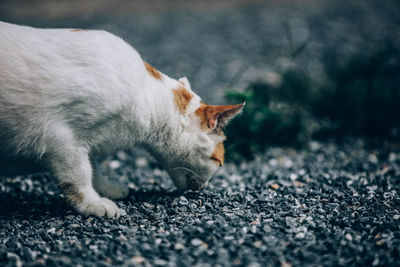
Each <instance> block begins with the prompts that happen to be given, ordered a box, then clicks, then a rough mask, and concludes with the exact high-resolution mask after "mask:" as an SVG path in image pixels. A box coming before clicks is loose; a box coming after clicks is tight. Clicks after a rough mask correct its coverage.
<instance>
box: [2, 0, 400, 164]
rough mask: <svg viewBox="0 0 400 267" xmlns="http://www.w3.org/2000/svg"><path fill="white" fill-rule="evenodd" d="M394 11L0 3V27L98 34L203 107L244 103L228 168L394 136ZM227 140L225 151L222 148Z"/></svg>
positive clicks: (231, 134)
mask: <svg viewBox="0 0 400 267" xmlns="http://www.w3.org/2000/svg"><path fill="white" fill-rule="evenodd" d="M399 11H400V2H399V1H396V0H393V1H390V0H388V1H372V0H365V1H343V0H338V1H318V0H303V1H300V0H296V1H288V0H280V1H273V0H270V1H260V0H231V1H229V0H213V1H211V0H206V1H182V0H171V1H162V0H155V1H150V0H147V1H144V0H143V1H127V0H119V1H106V0H96V1H87V0H85V1H71V0H57V1H50V0H37V1H0V20H2V21H6V22H11V23H17V24H25V25H30V26H36V27H46V28H58V27H62V28H66V27H68V28H88V29H105V30H108V31H110V32H112V33H114V34H116V35H118V36H120V37H122V38H123V39H124V40H126V41H127V42H128V43H130V44H131V45H132V46H134V47H135V48H136V49H137V50H138V51H139V52H140V53H141V55H142V56H143V58H144V59H145V60H146V61H148V62H150V63H151V64H152V65H154V66H155V67H156V68H158V69H160V70H161V71H163V72H164V73H166V74H168V75H169V76H171V77H175V78H179V77H181V76H187V77H188V78H189V80H190V81H191V84H192V88H193V89H194V91H195V92H197V93H198V94H199V95H200V96H201V97H203V98H204V100H205V101H206V102H207V103H209V104H222V103H234V102H242V101H246V102H247V105H246V109H245V111H244V112H243V114H242V116H241V117H240V118H238V119H236V120H235V121H234V122H233V123H232V124H231V125H230V126H229V128H228V129H227V131H228V150H229V151H230V152H231V153H228V155H231V157H233V158H241V157H243V156H244V157H246V158H252V157H254V155H256V154H257V153H260V152H263V151H264V150H265V148H267V147H270V146H276V145H278V146H291V147H296V148H303V147H304V145H305V144H308V142H309V141H310V140H312V139H323V140H324V139H331V138H334V139H335V140H339V141H340V140H341V139H343V138H347V137H349V136H350V137H352V136H357V137H361V138H365V139H366V140H372V141H374V142H375V143H377V144H378V145H384V146H392V147H393V146H394V147H396V146H397V144H398V143H399V142H398V140H399V136H400V128H399V126H400V116H399V115H400V86H399V85H400V75H399V74H400V73H399V72H400V27H399V26H400V12H399ZM231 140H232V141H231Z"/></svg>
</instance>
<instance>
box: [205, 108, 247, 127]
mask: <svg viewBox="0 0 400 267" xmlns="http://www.w3.org/2000/svg"><path fill="white" fill-rule="evenodd" d="M244 105H245V103H243V104H238V105H225V106H217V108H216V112H215V114H214V116H213V119H212V121H214V123H213V125H214V127H215V126H216V125H215V124H216V123H217V122H218V125H220V126H224V125H225V124H227V123H228V122H229V120H231V119H232V118H233V117H235V116H236V115H238V114H239V113H240V112H241V111H242V109H243V107H244Z"/></svg>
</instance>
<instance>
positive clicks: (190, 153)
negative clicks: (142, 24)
mask: <svg viewBox="0 0 400 267" xmlns="http://www.w3.org/2000/svg"><path fill="white" fill-rule="evenodd" d="M243 106H244V103H243V104H237V105H221V106H218V105H208V104H205V103H204V102H202V101H201V99H200V97H199V96H198V95H196V94H195V93H194V92H193V91H192V89H191V86H190V83H189V81H188V79H187V78H185V77H183V78H180V79H178V80H175V79H172V78H170V77H168V76H167V75H165V74H163V73H162V72H160V71H158V70H157V69H155V68H154V67H152V66H151V65H150V64H148V63H146V62H144V61H143V60H142V58H141V56H140V55H139V54H138V52H137V51H136V50H135V49H134V48H133V47H131V46H130V45H128V44H127V43H126V42H125V41H123V40H122V39H121V38H119V37H117V36H115V35H113V34H111V33H109V32H107V31H103V30H81V29H39V28H32V27H28V26H19V25H14V24H9V23H5V22H0V140H1V144H0V164H1V165H0V168H1V170H0V172H3V173H6V174H7V175H11V174H16V173H18V172H32V171H36V170H48V171H50V172H51V173H52V174H53V176H54V177H56V178H57V180H58V183H59V185H60V187H61V189H62V190H63V192H64V195H65V197H66V200H67V201H68V203H69V204H70V205H72V206H73V207H74V208H75V209H76V210H77V211H78V212H79V213H80V214H83V215H95V216H99V217H107V218H118V217H120V216H121V215H123V214H124V211H122V210H120V209H119V208H118V207H117V205H116V204H115V203H114V202H113V201H112V200H111V199H121V198H124V197H126V196H127V195H128V188H127V186H125V185H123V184H120V183H117V182H112V181H110V180H108V179H107V178H106V177H101V176H98V175H96V171H95V170H94V167H92V166H93V165H94V164H93V162H92V158H93V157H94V155H98V154H108V153H113V152H115V151H116V150H119V149H125V148H131V147H133V145H135V144H139V145H142V146H143V147H144V148H146V149H147V150H148V151H149V152H150V153H151V154H152V155H153V156H154V157H155V158H156V159H157V160H158V161H159V162H160V163H161V165H162V166H163V167H164V168H165V170H166V171H167V172H168V174H169V176H170V177H171V178H172V180H173V182H174V183H175V185H176V187H177V188H178V189H179V190H188V189H192V190H199V189H201V188H203V187H205V186H206V184H207V181H208V180H209V179H210V178H211V177H212V176H213V174H214V173H215V172H216V171H217V170H218V168H219V167H220V166H222V165H223V163H224V153H225V151H224V145H223V141H224V139H225V135H224V133H223V131H222V129H223V128H222V127H223V126H224V125H225V124H226V123H228V121H229V120H230V119H232V118H233V117H234V116H236V115H238V114H239V113H240V112H241V111H242V109H243Z"/></svg>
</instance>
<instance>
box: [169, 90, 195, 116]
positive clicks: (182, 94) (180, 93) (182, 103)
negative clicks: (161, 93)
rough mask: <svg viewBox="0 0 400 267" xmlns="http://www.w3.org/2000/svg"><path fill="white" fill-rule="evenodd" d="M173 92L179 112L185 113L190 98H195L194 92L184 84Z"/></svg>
mask: <svg viewBox="0 0 400 267" xmlns="http://www.w3.org/2000/svg"><path fill="white" fill-rule="evenodd" d="M172 93H173V94H174V100H175V104H176V106H177V108H178V110H179V112H180V113H182V114H185V113H186V109H187V107H188V106H189V103H190V100H192V98H193V94H192V93H190V92H189V91H188V90H187V89H186V88H185V87H183V86H179V87H178V88H176V89H174V90H172Z"/></svg>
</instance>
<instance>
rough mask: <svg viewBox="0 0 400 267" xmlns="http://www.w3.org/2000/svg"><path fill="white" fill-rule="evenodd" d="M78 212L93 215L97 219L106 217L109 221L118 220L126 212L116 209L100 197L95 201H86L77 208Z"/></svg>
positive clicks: (110, 202)
mask: <svg viewBox="0 0 400 267" xmlns="http://www.w3.org/2000/svg"><path fill="white" fill-rule="evenodd" d="M77 209H78V211H79V212H80V213H81V214H83V215H85V216H89V215H94V216H97V217H107V218H109V219H118V218H119V217H120V216H121V215H125V214H126V212H125V211H123V210H121V209H120V208H118V206H117V205H116V204H115V203H114V202H113V201H111V200H109V199H107V198H104V197H101V198H99V199H97V200H87V201H84V202H83V203H81V204H80V205H79V206H78V207H77Z"/></svg>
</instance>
